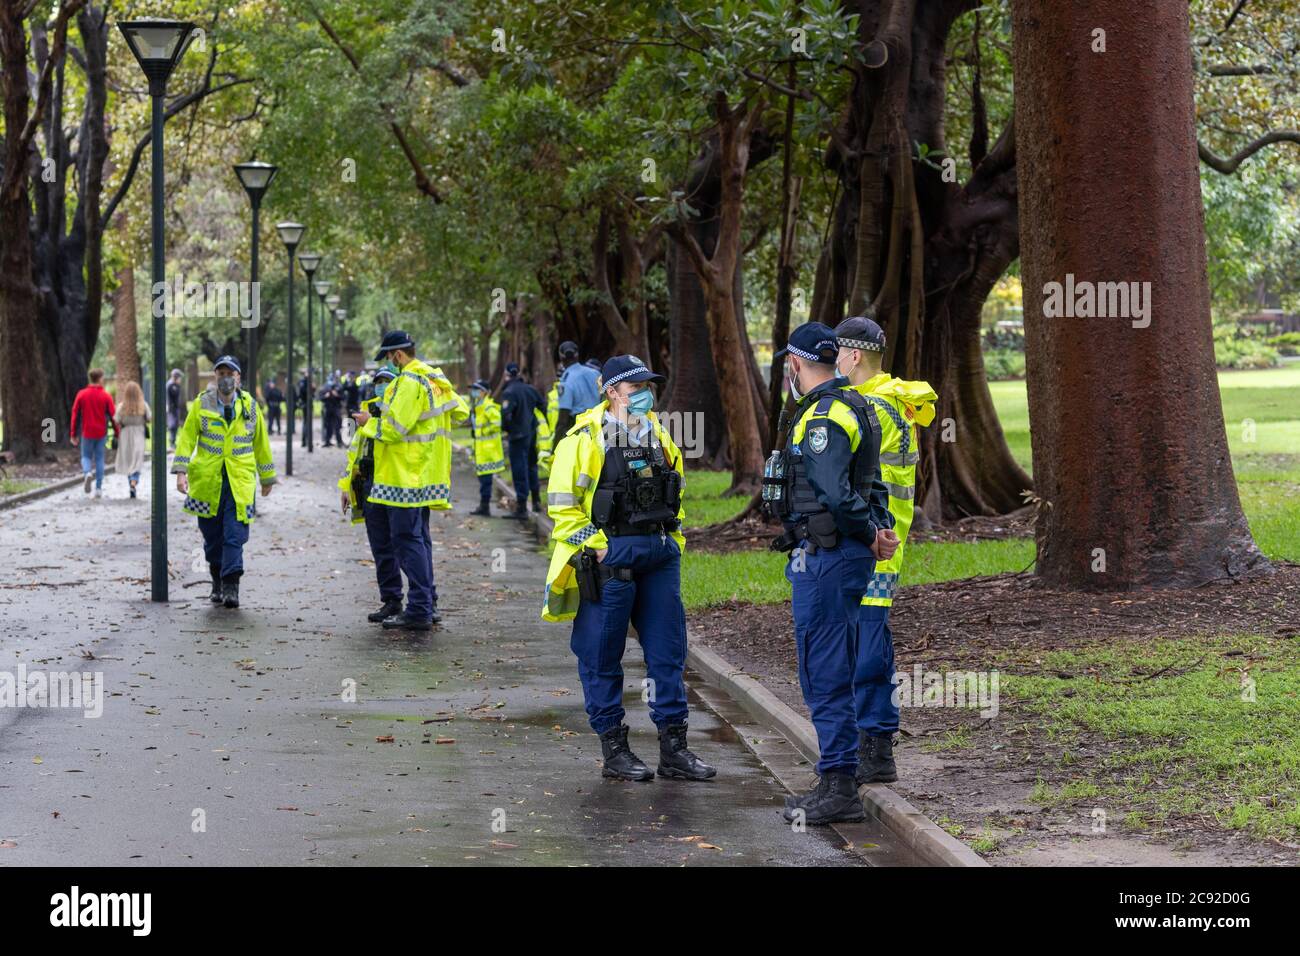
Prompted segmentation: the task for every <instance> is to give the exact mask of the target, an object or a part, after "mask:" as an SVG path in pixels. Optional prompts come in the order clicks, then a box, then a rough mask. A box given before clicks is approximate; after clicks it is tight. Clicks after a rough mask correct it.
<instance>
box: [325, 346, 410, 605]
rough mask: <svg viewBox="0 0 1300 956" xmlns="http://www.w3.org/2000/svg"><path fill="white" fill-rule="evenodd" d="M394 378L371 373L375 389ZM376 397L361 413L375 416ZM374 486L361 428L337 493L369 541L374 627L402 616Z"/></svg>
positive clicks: (371, 454)
mask: <svg viewBox="0 0 1300 956" xmlns="http://www.w3.org/2000/svg"><path fill="white" fill-rule="evenodd" d="M396 377H397V369H396V367H394V366H392V365H385V366H383V367H382V368H381V369H379V371H377V372H375V381H376V382H378V383H380V385H379V388H381V389H382V388H383V386H384V385H386V384H387V383H389V382H391V381H392V380H393V379H394V378H396ZM377 401H379V399H378V398H370V399H368V400H367V401H366V402H365V406H366V407H365V410H366V411H367V412H368V413H369V414H371V415H376V416H377V415H378V414H379V410H377V409H376V408H375V407H374V405H375V403H376V402H377ZM374 483H375V440H374V439H373V438H371V437H369V436H368V435H367V434H366V433H365V430H364V429H361V428H358V429H357V430H356V431H355V432H353V434H352V441H351V443H350V444H349V445H348V466H347V468H346V470H344V472H343V477H342V478H340V479H339V490H340V491H342V493H343V498H342V504H343V511H344V513H345V514H346V513H350V515H351V518H352V523H353V524H356V523H357V522H359V521H364V522H365V525H366V540H367V541H369V542H370V554H371V555H372V556H373V557H374V559H375V579H376V581H377V582H378V584H379V600H380V602H381V606H380V608H379V610H378V611H373V612H371V613H370V614H368V615H366V619H367V620H369V621H371V622H372V623H375V624H378V623H380V622H382V621H383V620H384V619H385V618H389V617H392V616H393V615H394V614H401V613H402V569H401V567H400V566H399V565H398V563H397V552H395V551H394V550H393V542H392V536H391V535H390V533H389V530H388V515H387V513H385V512H384V511H383V510H382V509H381V508H380V507H379V505H376V504H372V503H371V502H370V501H369V500H367V499H369V497H370V486H371V485H373V484H374Z"/></svg>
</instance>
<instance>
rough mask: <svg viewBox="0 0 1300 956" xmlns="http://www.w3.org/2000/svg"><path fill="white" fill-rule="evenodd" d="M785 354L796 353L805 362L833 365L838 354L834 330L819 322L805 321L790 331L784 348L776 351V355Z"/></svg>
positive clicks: (779, 356)
mask: <svg viewBox="0 0 1300 956" xmlns="http://www.w3.org/2000/svg"><path fill="white" fill-rule="evenodd" d="M787 354H788V355H797V356H798V357H799V358H801V359H803V360H804V361H805V362H817V363H819V364H821V365H834V364H835V358H836V356H837V355H839V346H837V345H836V344H835V332H834V330H832V329H831V327H830V326H829V325H825V324H823V323H821V322H805V323H804V324H803V325H801V326H799V328H797V329H795V330H794V331H793V332H791V333H790V338H789V339H787V340H786V346H785V348H783V349H781V351H779V352H777V353H776V357H777V358H781V357H782V356H784V355H787Z"/></svg>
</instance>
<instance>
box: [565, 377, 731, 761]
mask: <svg viewBox="0 0 1300 956" xmlns="http://www.w3.org/2000/svg"><path fill="white" fill-rule="evenodd" d="M601 374H602V380H603V391H604V395H605V400H604V401H602V402H600V403H599V404H597V405H596V406H595V407H594V408H592V409H589V410H587V411H585V412H583V413H581V414H580V415H578V417H577V420H576V422H575V424H574V427H573V431H572V432H571V434H569V435H568V436H567V437H565V438H563V439H561V440H560V443H559V445H558V446H557V447H556V450H555V458H554V461H553V462H552V466H551V481H550V485H549V486H548V494H547V503H548V505H549V512H550V515H551V517H552V518H553V519H554V521H555V528H554V531H553V532H552V536H553V538H554V540H555V550H554V552H553V554H552V556H551V564H550V568H549V570H548V571H547V583H546V603H545V605H544V606H543V609H542V617H543V618H544V619H545V620H548V621H563V620H569V619H572V620H573V633H572V635H571V637H570V643H569V646H570V648H571V649H572V650H573V653H574V654H575V655H577V658H578V676H579V677H580V679H581V680H582V693H583V697H584V699H585V701H586V706H587V718H588V720H589V721H590V723H591V729H592V730H594V731H595V732H596V733H597V734H598V735H599V736H600V747H601V751H602V753H603V755H604V760H605V766H604V769H603V771H602V773H603V775H604V776H606V777H616V778H619V779H622V780H650V779H652V778H653V777H654V774H653V773H652V772H651V770H650V769H649V768H648V767H647V766H646V765H645V764H644V763H642V762H641V760H640V759H638V757H637V756H636V754H634V753H633V752H632V750H631V748H630V747H629V746H628V742H627V735H628V727H627V725H626V724H625V723H623V717H624V711H623V665H622V660H623V650H624V647H625V645H626V642H627V628H628V624H629V623H631V624H632V625H633V626H634V627H635V628H636V633H637V637H638V638H639V639H640V641H641V648H642V651H643V652H644V654H645V661H646V670H647V672H648V675H649V683H648V684H647V688H648V690H649V703H650V716H651V719H652V720H653V721H654V723H655V726H656V727H658V729H659V775H660V776H662V777H676V778H680V779H685V780H707V779H709V778H710V777H712V776H714V774H715V773H716V772H717V771H716V770H714V768H713V767H711V766H709V765H708V764H706V763H704V762H703V761H702V760H700V759H699V758H698V757H696V756H695V754H693V753H691V751H690V750H689V749H688V748H687V746H686V730H687V708H686V685H685V683H684V682H683V680H682V669H683V667H684V666H685V663H686V611H685V609H684V608H683V606H682V586H681V556H682V549H683V548H684V547H685V545H686V539H685V538H684V537H683V536H682V532H681V522H682V495H681V489H682V475H683V472H682V455H681V452H680V451H678V450H677V446H676V445H675V444H673V441H672V439H671V438H670V437H669V435H668V432H667V431H666V430H665V429H664V428H663V426H662V425H661V424H660V423H659V420H658V418H657V417H656V416H655V414H654V412H653V411H652V409H653V407H654V392H653V391H652V390H651V388H650V385H649V383H651V382H660V383H662V382H663V381H664V378H663V376H662V375H656V374H655V373H654V372H652V371H650V369H648V368H647V367H646V366H645V364H644V363H643V362H642V361H641V360H640V359H639V358H637V357H636V356H634V355H619V356H616V357H614V358H612V359H610V360H609V361H608V362H606V363H605V366H604V368H603V369H602V373H601Z"/></svg>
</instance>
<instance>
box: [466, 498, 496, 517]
mask: <svg viewBox="0 0 1300 956" xmlns="http://www.w3.org/2000/svg"><path fill="white" fill-rule="evenodd" d="M470 514H472V515H482V516H483V517H484V518H490V517H492V509H491V507H489V505H488V499H486V498H484V499H483V500H482V501H480V502H479V503H478V507H477V508H475V509H474V510H473V511H471V512H470Z"/></svg>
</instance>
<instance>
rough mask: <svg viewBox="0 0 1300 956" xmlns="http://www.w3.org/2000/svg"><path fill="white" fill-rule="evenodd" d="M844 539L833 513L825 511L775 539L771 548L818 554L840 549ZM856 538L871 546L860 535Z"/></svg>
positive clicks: (806, 519)
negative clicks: (797, 549) (799, 549)
mask: <svg viewBox="0 0 1300 956" xmlns="http://www.w3.org/2000/svg"><path fill="white" fill-rule="evenodd" d="M844 537H845V536H844V535H842V534H841V533H840V530H839V528H838V527H837V526H836V524H835V519H834V518H833V517H831V513H830V512H829V511H824V512H822V513H821V514H815V515H812V516H811V517H808V518H805V519H804V520H802V521H800V522H799V523H797V524H796V525H794V527H792V528H789V529H787V530H786V531H785V533H784V534H782V535H781V536H780V537H778V538H773V539H772V543H771V544H770V545H769V547H770V548H771V549H772V550H773V551H792V550H794V549H795V548H799V547H802V548H803V549H804V550H805V551H807V552H808V553H809V554H816V553H817V552H818V551H825V550H826V549H828V548H838V547H839V546H840V543H841V542H842V541H843V540H844ZM854 537H855V539H856V540H858V541H862V543H863V544H866V545H868V546H870V542H869V541H865V540H863V538H862V537H861V536H860V535H855V536H854Z"/></svg>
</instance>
